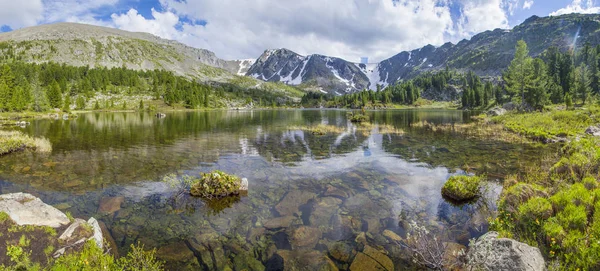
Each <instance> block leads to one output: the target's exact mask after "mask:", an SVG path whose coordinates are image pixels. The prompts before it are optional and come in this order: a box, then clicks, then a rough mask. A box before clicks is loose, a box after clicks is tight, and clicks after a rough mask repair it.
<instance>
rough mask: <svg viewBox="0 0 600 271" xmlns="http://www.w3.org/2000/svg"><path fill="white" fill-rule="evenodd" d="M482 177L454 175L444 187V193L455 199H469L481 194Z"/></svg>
mask: <svg viewBox="0 0 600 271" xmlns="http://www.w3.org/2000/svg"><path fill="white" fill-rule="evenodd" d="M482 179H483V178H482V177H479V176H452V177H450V179H448V181H447V182H446V183H445V184H444V186H443V187H442V195H443V196H445V197H447V198H450V199H452V200H455V201H468V200H472V199H474V198H476V197H477V196H479V189H480V187H481V181H482Z"/></svg>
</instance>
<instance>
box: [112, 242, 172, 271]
mask: <svg viewBox="0 0 600 271" xmlns="http://www.w3.org/2000/svg"><path fill="white" fill-rule="evenodd" d="M155 254H156V249H153V250H150V251H144V246H143V245H140V244H138V245H137V246H134V245H131V251H130V252H129V253H128V254H127V257H123V258H121V259H119V262H118V263H119V267H120V268H119V270H122V271H138V270H143V271H160V270H163V262H162V261H159V260H157V259H156V258H155Z"/></svg>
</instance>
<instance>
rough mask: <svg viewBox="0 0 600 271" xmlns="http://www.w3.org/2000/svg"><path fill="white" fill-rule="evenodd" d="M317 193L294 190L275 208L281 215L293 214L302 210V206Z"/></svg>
mask: <svg viewBox="0 0 600 271" xmlns="http://www.w3.org/2000/svg"><path fill="white" fill-rule="evenodd" d="M316 196H317V195H316V194H315V193H311V192H307V191H302V190H293V191H290V192H289V193H288V194H287V195H285V197H284V198H283V199H282V200H281V201H280V202H279V203H278V204H277V205H276V206H275V210H277V212H278V213H279V214H280V215H281V216H288V215H293V214H295V213H298V212H300V210H299V208H300V206H302V205H304V204H306V203H307V202H308V201H309V200H311V199H313V198H315V197H316Z"/></svg>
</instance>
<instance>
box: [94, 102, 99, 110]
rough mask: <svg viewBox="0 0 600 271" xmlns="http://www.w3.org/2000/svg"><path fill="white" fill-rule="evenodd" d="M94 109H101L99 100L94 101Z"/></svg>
mask: <svg viewBox="0 0 600 271" xmlns="http://www.w3.org/2000/svg"><path fill="white" fill-rule="evenodd" d="M94 110H100V103H99V102H98V100H96V102H95V103H94Z"/></svg>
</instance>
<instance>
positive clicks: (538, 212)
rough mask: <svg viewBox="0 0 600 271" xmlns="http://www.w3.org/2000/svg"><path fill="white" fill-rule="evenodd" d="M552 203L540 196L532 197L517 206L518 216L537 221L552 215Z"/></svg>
mask: <svg viewBox="0 0 600 271" xmlns="http://www.w3.org/2000/svg"><path fill="white" fill-rule="evenodd" d="M552 213H553V211H552V204H550V201H548V199H545V198H541V197H533V198H531V199H529V200H528V201H527V202H526V203H525V204H523V205H521V206H519V216H520V217H521V218H522V219H524V220H530V221H539V220H542V219H543V220H545V219H548V218H550V217H551V216H552Z"/></svg>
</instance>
